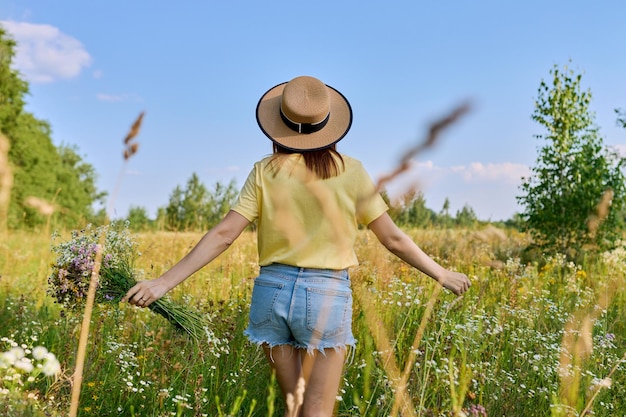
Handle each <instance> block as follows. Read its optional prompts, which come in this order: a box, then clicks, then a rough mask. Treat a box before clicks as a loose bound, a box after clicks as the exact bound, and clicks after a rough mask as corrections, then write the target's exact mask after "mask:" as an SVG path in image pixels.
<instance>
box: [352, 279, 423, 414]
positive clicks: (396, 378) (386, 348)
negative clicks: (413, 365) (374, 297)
mask: <svg viewBox="0 0 626 417" xmlns="http://www.w3.org/2000/svg"><path fill="white" fill-rule="evenodd" d="M354 290H355V292H354V294H355V296H356V298H357V300H358V301H359V303H360V304H361V305H362V306H363V309H362V310H363V314H364V316H365V322H366V323H367V327H368V328H369V329H370V331H371V332H372V338H373V339H374V344H375V345H376V350H377V351H378V352H381V356H382V362H383V368H384V369H385V372H386V373H387V375H388V376H389V381H390V382H391V383H392V384H393V385H394V388H395V393H394V394H395V398H394V400H395V401H394V406H393V407H394V409H393V412H392V414H391V415H392V416H396V415H397V413H398V411H402V416H415V415H416V414H415V406H414V405H413V401H412V400H411V397H410V395H409V394H408V392H407V390H406V380H407V379H406V378H405V376H406V375H403V373H401V372H400V367H399V366H398V363H397V361H396V355H395V348H394V346H393V345H392V344H391V338H390V337H389V335H388V334H387V331H386V330H385V325H384V323H382V321H381V319H380V318H381V317H382V315H381V314H379V312H378V311H377V309H376V306H374V305H373V303H372V302H371V296H370V295H369V294H368V292H367V289H366V288H365V286H364V285H357V286H355V288H354ZM415 348H416V347H415V346H414V347H413V349H415ZM409 371H410V370H409ZM405 374H406V368H405Z"/></svg>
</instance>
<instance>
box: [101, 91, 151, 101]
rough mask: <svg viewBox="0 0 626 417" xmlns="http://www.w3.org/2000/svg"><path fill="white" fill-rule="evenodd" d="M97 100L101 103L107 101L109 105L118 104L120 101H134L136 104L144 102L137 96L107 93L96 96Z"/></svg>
mask: <svg viewBox="0 0 626 417" xmlns="http://www.w3.org/2000/svg"><path fill="white" fill-rule="evenodd" d="M96 98H97V99H98V100H100V101H107V102H109V103H118V102H120V101H127V100H132V101H136V102H140V101H142V98H141V97H140V96H138V95H136V94H127V93H122V94H106V93H98V94H96Z"/></svg>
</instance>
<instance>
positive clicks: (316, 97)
mask: <svg viewBox="0 0 626 417" xmlns="http://www.w3.org/2000/svg"><path fill="white" fill-rule="evenodd" d="M256 119H257V122H258V123H259V127H260V128H261V130H262V131H263V133H265V135H266V136H267V137H268V138H270V139H271V140H272V141H274V142H276V143H277V144H279V145H281V146H283V147H285V148H288V149H292V150H309V151H312V150H316V149H322V148H325V147H327V146H330V145H332V144H334V143H337V142H339V141H340V140H341V139H342V138H343V137H344V136H345V135H346V133H348V130H350V126H351V125H352V108H351V107H350V103H348V100H346V98H345V97H344V96H343V95H342V94H341V93H340V92H339V91H337V90H335V89H334V88H332V87H330V86H328V85H325V84H324V83H322V82H321V81H320V80H318V79H317V78H313V77H308V76H302V77H296V78H294V79H293V80H291V81H289V82H286V83H282V84H278V85H277V86H276V87H273V88H270V89H269V90H268V91H267V92H266V93H265V94H263V96H262V97H261V99H260V100H259V104H258V105H257V108H256Z"/></svg>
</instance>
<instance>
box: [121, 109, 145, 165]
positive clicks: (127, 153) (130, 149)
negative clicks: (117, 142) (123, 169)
mask: <svg viewBox="0 0 626 417" xmlns="http://www.w3.org/2000/svg"><path fill="white" fill-rule="evenodd" d="M144 114H145V112H141V113H140V114H139V117H137V119H136V120H135V122H134V123H133V124H132V126H131V127H130V131H129V132H128V134H127V135H126V137H125V138H124V145H126V146H125V148H124V160H125V161H127V160H128V159H129V158H130V157H131V156H133V155H134V154H136V153H137V150H138V149H139V143H137V142H132V140H133V139H134V138H135V137H136V136H137V135H138V134H139V129H141V122H142V121H143V116H144Z"/></svg>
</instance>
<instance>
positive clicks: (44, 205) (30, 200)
mask: <svg viewBox="0 0 626 417" xmlns="http://www.w3.org/2000/svg"><path fill="white" fill-rule="evenodd" d="M24 204H26V205H27V206H28V207H31V208H34V209H35V210H37V211H38V212H39V213H40V214H42V215H44V216H51V215H52V214H54V212H55V211H56V207H55V206H54V204H52V203H49V202H47V201H46V200H43V199H41V198H38V197H33V196H31V197H26V199H25V200H24Z"/></svg>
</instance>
